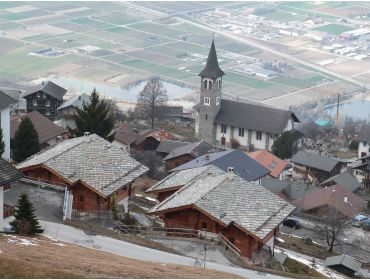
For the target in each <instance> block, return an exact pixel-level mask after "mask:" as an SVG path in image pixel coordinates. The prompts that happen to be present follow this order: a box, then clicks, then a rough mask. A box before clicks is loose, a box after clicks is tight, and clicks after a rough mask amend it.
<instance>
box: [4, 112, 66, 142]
mask: <svg viewBox="0 0 370 280" xmlns="http://www.w3.org/2000/svg"><path fill="white" fill-rule="evenodd" d="M24 117H28V118H30V120H31V122H32V123H33V126H34V127H35V130H36V132H37V134H38V136H39V143H40V144H42V143H45V142H46V141H48V140H50V139H52V138H55V137H57V136H58V135H61V134H63V133H65V132H66V131H65V130H64V128H63V127H61V126H57V125H55V124H54V123H53V122H52V121H50V120H49V119H48V118H46V117H44V116H43V115H41V114H40V113H39V112H37V111H34V112H30V113H27V114H26V115H24V116H21V117H17V118H14V119H12V120H10V138H11V139H13V138H14V136H15V132H16V131H17V129H18V126H19V124H20V122H21V119H22V118H24Z"/></svg>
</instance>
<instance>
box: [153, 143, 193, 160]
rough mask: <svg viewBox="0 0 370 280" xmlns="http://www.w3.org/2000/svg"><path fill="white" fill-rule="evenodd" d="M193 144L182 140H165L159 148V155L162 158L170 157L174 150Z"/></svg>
mask: <svg viewBox="0 0 370 280" xmlns="http://www.w3.org/2000/svg"><path fill="white" fill-rule="evenodd" d="M190 143H191V142H186V141H182V140H166V139H163V140H162V141H161V143H159V145H158V148H157V154H158V155H159V156H161V157H162V158H165V157H166V156H168V155H169V154H170V153H171V152H172V151H173V150H175V149H177V148H179V147H182V146H185V145H188V144H190Z"/></svg>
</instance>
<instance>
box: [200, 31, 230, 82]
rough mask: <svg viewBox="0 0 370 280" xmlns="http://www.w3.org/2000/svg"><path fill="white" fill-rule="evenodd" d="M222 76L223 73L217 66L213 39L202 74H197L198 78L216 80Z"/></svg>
mask: <svg viewBox="0 0 370 280" xmlns="http://www.w3.org/2000/svg"><path fill="white" fill-rule="evenodd" d="M213 36H214V34H213ZM223 75H225V73H224V72H223V71H222V70H221V69H220V66H219V65H218V59H217V54H216V48H215V41H214V39H212V45H211V48H210V49H209V54H208V58H207V63H206V66H205V67H204V69H203V70H202V72H200V73H199V76H201V77H207V78H213V79H217V78H219V77H221V76H223Z"/></svg>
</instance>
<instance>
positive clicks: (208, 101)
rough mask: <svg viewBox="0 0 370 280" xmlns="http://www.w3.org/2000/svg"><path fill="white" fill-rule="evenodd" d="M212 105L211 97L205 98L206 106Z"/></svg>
mask: <svg viewBox="0 0 370 280" xmlns="http://www.w3.org/2000/svg"><path fill="white" fill-rule="evenodd" d="M210 104H211V98H209V97H204V105H208V106H209V105H210Z"/></svg>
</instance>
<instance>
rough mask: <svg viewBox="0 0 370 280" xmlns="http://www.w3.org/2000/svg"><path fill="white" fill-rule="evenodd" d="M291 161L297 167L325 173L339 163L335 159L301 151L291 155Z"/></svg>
mask: <svg viewBox="0 0 370 280" xmlns="http://www.w3.org/2000/svg"><path fill="white" fill-rule="evenodd" d="M291 161H292V162H294V163H296V164H299V165H303V166H308V167H312V168H315V169H318V170H323V171H326V172H331V171H332V170H333V168H334V167H335V166H336V165H337V164H338V162H339V161H338V160H337V159H334V158H328V157H325V156H321V155H319V154H316V153H314V152H307V151H303V150H300V151H298V152H297V153H296V154H295V155H293V157H292V159H291Z"/></svg>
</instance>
